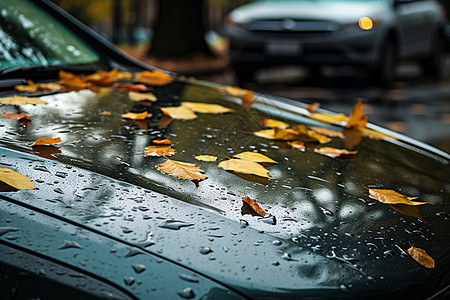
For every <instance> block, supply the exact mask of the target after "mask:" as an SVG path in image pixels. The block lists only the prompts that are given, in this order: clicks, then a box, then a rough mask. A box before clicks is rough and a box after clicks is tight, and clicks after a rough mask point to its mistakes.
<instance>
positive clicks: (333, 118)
mask: <svg viewBox="0 0 450 300" xmlns="http://www.w3.org/2000/svg"><path fill="white" fill-rule="evenodd" d="M310 118H311V119H314V120H317V121H321V122H324V123H330V124H340V123H342V122H345V121H347V119H348V118H347V116H346V115H344V114H337V115H329V114H324V113H313V114H311V115H310Z"/></svg>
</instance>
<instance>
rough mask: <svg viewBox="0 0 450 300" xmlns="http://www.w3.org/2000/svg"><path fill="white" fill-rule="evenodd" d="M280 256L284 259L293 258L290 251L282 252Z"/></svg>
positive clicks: (289, 259)
mask: <svg viewBox="0 0 450 300" xmlns="http://www.w3.org/2000/svg"><path fill="white" fill-rule="evenodd" d="M281 258H282V259H284V260H287V261H291V260H295V259H293V258H292V256H291V254H290V253H283V255H282V256H281Z"/></svg>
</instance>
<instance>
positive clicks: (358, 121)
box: [345, 99, 367, 128]
mask: <svg viewBox="0 0 450 300" xmlns="http://www.w3.org/2000/svg"><path fill="white" fill-rule="evenodd" d="M366 125H367V116H366V115H364V112H363V103H362V101H361V99H360V100H359V101H358V103H356V104H355V106H354V107H353V109H352V112H351V113H350V116H349V117H348V121H347V123H346V124H345V127H361V128H364V127H366Z"/></svg>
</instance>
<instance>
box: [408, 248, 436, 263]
mask: <svg viewBox="0 0 450 300" xmlns="http://www.w3.org/2000/svg"><path fill="white" fill-rule="evenodd" d="M409 245H410V246H411V248H409V249H408V253H409V255H411V257H412V258H414V260H415V261H417V262H418V263H419V264H421V265H422V266H424V267H426V268H430V269H433V268H434V259H433V258H432V257H431V256H430V255H428V253H427V252H425V250H423V249H420V248H416V247H414V246H413V245H411V243H409Z"/></svg>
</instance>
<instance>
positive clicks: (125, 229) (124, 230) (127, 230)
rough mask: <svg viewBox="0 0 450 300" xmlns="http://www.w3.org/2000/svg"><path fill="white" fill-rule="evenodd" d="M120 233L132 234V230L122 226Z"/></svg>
mask: <svg viewBox="0 0 450 300" xmlns="http://www.w3.org/2000/svg"><path fill="white" fill-rule="evenodd" d="M122 232H123V233H131V232H133V229H131V228H128V227H124V226H122Z"/></svg>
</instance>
